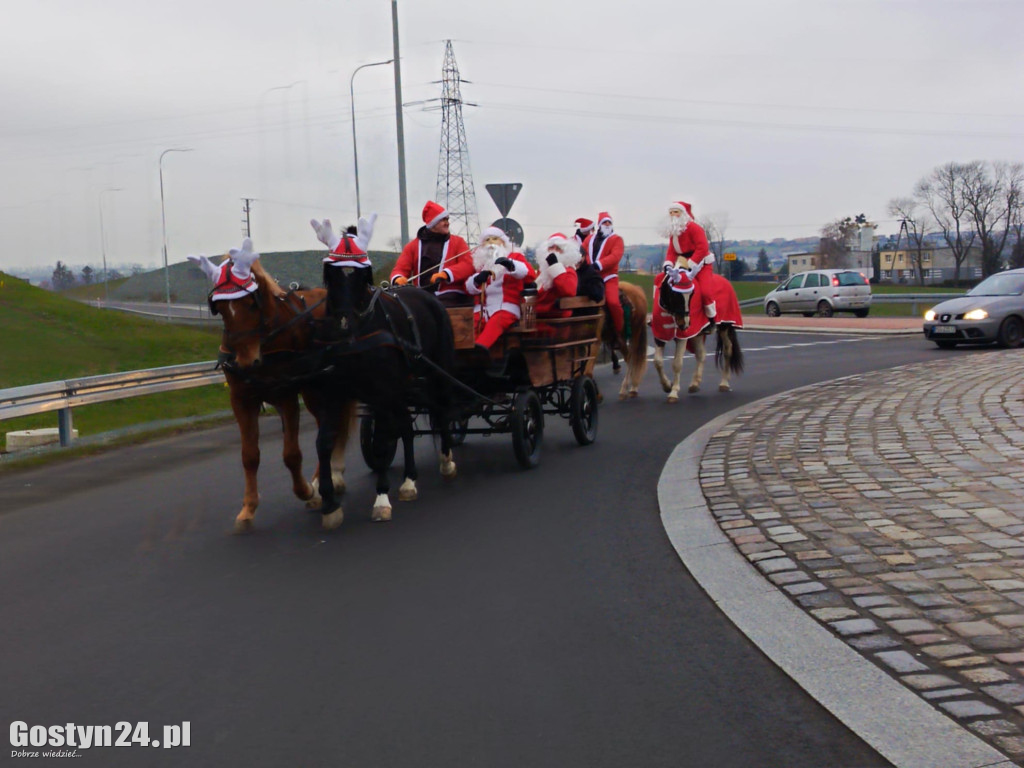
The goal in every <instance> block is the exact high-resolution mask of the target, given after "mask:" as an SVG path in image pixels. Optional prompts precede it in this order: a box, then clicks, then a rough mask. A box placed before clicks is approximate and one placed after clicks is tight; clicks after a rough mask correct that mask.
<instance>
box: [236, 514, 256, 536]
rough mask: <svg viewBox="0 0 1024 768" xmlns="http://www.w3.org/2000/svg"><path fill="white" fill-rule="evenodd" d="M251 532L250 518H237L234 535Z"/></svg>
mask: <svg viewBox="0 0 1024 768" xmlns="http://www.w3.org/2000/svg"><path fill="white" fill-rule="evenodd" d="M251 530H252V518H251V517H239V518H237V519H236V520H235V533H236V534H242V533H249V532H250V531H251Z"/></svg>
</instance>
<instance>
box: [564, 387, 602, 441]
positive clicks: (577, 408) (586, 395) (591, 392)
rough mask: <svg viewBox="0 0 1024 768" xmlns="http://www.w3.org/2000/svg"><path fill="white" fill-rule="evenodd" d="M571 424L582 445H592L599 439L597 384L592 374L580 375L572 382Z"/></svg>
mask: <svg viewBox="0 0 1024 768" xmlns="http://www.w3.org/2000/svg"><path fill="white" fill-rule="evenodd" d="M569 424H570V426H572V434H573V436H574V437H575V438H576V442H577V443H579V444H580V445H590V444H591V443H592V442H594V440H596V439H597V384H595V383H594V379H593V378H591V377H590V376H580V377H579V378H578V379H575V380H574V381H573V383H572V394H571V395H570V397H569Z"/></svg>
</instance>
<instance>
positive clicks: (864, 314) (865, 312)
mask: <svg viewBox="0 0 1024 768" xmlns="http://www.w3.org/2000/svg"><path fill="white" fill-rule="evenodd" d="M853 314H854V315H855V316H856V317H867V316H868V310H866V309H855V310H853Z"/></svg>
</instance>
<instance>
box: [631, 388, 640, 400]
mask: <svg viewBox="0 0 1024 768" xmlns="http://www.w3.org/2000/svg"><path fill="white" fill-rule="evenodd" d="M639 396H640V393H639V392H637V391H636V390H635V389H632V390H630V392H629V399H630V400H632V399H633V398H634V397H639Z"/></svg>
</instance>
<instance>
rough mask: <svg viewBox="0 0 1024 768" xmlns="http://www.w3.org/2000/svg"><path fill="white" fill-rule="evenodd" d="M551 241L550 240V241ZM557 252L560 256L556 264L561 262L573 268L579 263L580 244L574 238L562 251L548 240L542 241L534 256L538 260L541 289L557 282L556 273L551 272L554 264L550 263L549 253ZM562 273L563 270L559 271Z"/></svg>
mask: <svg viewBox="0 0 1024 768" xmlns="http://www.w3.org/2000/svg"><path fill="white" fill-rule="evenodd" d="M549 242H550V241H549ZM551 253H553V254H555V256H557V257H558V261H557V262H556V264H561V265H562V266H563V267H565V268H566V269H572V268H574V267H575V266H576V265H577V264H579V262H580V259H581V258H582V257H581V256H580V251H579V246H578V245H577V244H576V242H575V241H574V240H570V241H569V242H568V243H566V245H565V246H564V247H563V249H562V250H561V251H558V250H557V249H554V248H551V247H550V246H549V245H548V243H547V242H545V243H542V244H541V246H540V247H539V248H538V249H537V252H536V255H535V256H534V258H535V259H536V261H537V287H538V288H539V289H541V290H547V289H548V288H550V287H551V286H552V285H554V282H555V277H556V276H555V275H552V274H551V271H552V269H553V268H554V265H552V264H548V262H547V258H548V254H551ZM559 274H561V272H559Z"/></svg>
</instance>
